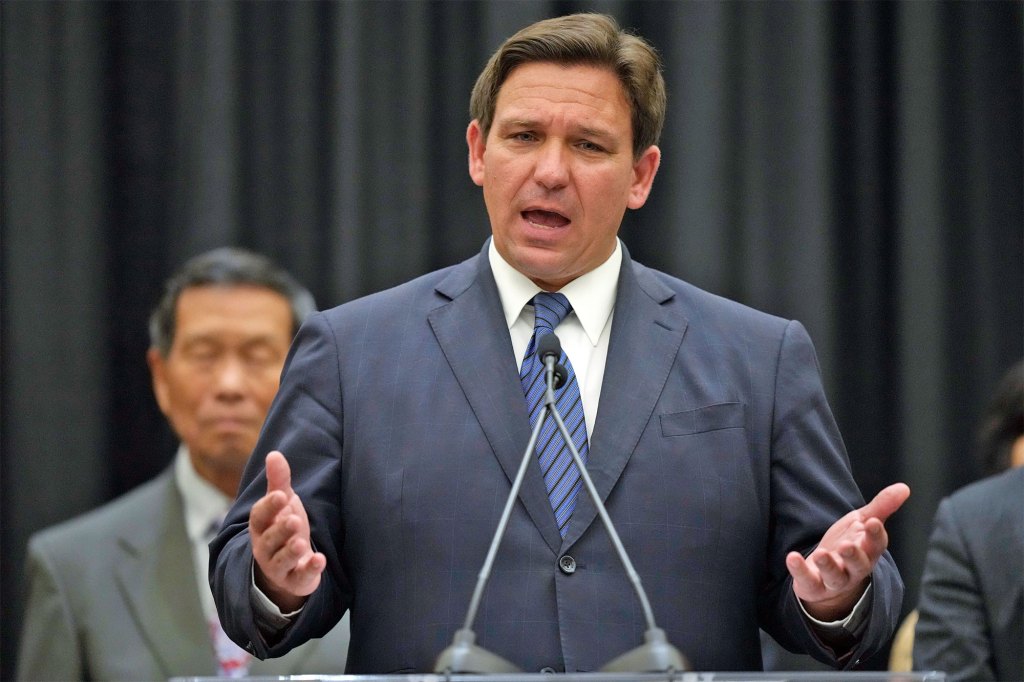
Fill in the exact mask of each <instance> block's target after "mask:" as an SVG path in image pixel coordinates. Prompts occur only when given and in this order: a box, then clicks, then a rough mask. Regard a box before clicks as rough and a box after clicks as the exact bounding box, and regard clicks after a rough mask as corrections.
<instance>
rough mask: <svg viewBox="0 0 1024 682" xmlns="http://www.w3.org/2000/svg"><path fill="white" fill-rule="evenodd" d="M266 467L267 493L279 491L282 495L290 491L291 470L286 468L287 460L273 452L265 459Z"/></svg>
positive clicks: (275, 451) (278, 453)
mask: <svg viewBox="0 0 1024 682" xmlns="http://www.w3.org/2000/svg"><path fill="white" fill-rule="evenodd" d="M266 465H267V492H268V493H269V492H271V491H274V490H280V491H282V492H284V493H291V491H292V470H291V469H290V468H289V467H288V460H286V459H285V458H284V455H283V454H281V453H280V452H278V451H277V450H274V451H273V452H271V453H270V454H269V455H267V459H266Z"/></svg>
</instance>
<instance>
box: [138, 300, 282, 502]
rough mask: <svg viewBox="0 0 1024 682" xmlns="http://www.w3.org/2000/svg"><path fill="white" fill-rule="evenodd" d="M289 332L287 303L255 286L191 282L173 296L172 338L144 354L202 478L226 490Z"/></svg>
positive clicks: (267, 399)
mask: <svg viewBox="0 0 1024 682" xmlns="http://www.w3.org/2000/svg"><path fill="white" fill-rule="evenodd" d="M291 338H292V317H291V308H290V306H289V304H288V299H286V298H285V297H284V296H282V295H281V294H279V293H277V292H275V291H273V290H271V289H266V288H263V287H257V286H234V285H229V286H199V287H192V288H189V289H185V290H184V291H183V292H182V293H181V295H180V296H179V297H178V303H177V308H176V326H175V331H174V344H173V345H172V346H171V351H170V353H169V354H168V355H167V357H164V356H162V355H161V354H160V352H159V351H157V350H156V349H150V351H149V354H148V355H147V359H148V360H149V366H150V370H151V372H152V375H153V389H154V391H155V393H156V398H157V402H158V403H159V404H160V410H161V411H162V412H163V413H164V415H165V416H166V417H167V419H168V420H169V421H170V423H171V426H172V427H173V429H174V431H175V432H176V433H177V435H178V437H179V438H181V441H182V442H183V443H184V444H185V445H187V446H188V448H189V452H190V453H191V456H192V462H193V464H194V465H195V467H196V470H197V471H198V472H199V474H200V475H201V476H203V478H206V479H207V480H209V481H210V482H211V483H213V484H214V485H217V486H218V487H219V488H221V489H222V490H224V492H225V493H227V494H228V495H229V496H232V497H233V496H234V495H235V493H236V491H237V486H238V480H239V478H240V476H241V472H242V469H243V468H244V466H245V463H246V461H247V460H248V458H249V455H250V454H251V453H252V451H253V448H254V447H255V446H256V438H257V436H258V435H259V432H260V428H261V427H262V426H263V420H264V419H265V418H266V416H267V411H268V410H269V409H270V403H271V401H272V400H273V399H274V395H275V394H276V393H277V386H278V381H279V378H280V374H281V368H282V366H283V365H284V359H285V356H286V355H287V354H288V347H289V344H290V343H291Z"/></svg>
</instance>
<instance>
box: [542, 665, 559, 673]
mask: <svg viewBox="0 0 1024 682" xmlns="http://www.w3.org/2000/svg"><path fill="white" fill-rule="evenodd" d="M540 672H542V673H544V674H545V675H551V674H553V673H557V672H558V671H557V670H555V669H554V668H552V667H551V666H550V665H546V666H544V667H543V668H541V669H540Z"/></svg>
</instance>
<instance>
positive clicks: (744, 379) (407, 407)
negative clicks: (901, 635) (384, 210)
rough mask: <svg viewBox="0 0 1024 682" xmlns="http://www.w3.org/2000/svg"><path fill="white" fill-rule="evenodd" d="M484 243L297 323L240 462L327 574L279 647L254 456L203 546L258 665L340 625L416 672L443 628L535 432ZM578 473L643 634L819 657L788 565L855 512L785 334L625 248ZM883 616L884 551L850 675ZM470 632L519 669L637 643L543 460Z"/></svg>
mask: <svg viewBox="0 0 1024 682" xmlns="http://www.w3.org/2000/svg"><path fill="white" fill-rule="evenodd" d="M486 248H487V247H486V245H485V247H484V250H483V251H482V252H481V253H480V254H479V256H477V257H474V258H472V259H470V260H468V261H466V262H463V263H461V264H459V265H456V266H453V267H451V268H447V269H444V270H441V271H438V272H435V273H432V274H429V275H426V276H424V277H421V278H419V279H417V280H414V281H412V282H409V283H406V284H404V285H402V286H399V287H397V288H395V289H391V290H389V291H385V292H381V293H378V294H375V295H372V296H369V297H366V298H363V299H360V300H356V301H353V302H351V303H348V304H345V305H343V306H340V307H338V308H335V309H333V310H330V311H327V312H325V313H321V314H319V315H316V316H314V317H313V318H312V319H311V320H310V321H309V322H307V323H306V325H305V326H304V327H303V329H302V330H300V332H299V334H298V336H297V338H296V341H295V343H294V345H293V348H292V351H291V354H290V356H289V359H288V361H287V363H286V366H285V371H284V374H283V377H282V383H281V389H280V391H279V392H278V395H277V398H276V401H275V404H274V405H273V406H272V407H271V410H270V414H269V416H268V419H267V422H266V424H265V427H264V431H263V434H262V436H261V439H260V442H259V443H258V445H257V452H258V453H260V454H261V455H262V454H264V453H266V452H267V451H269V450H271V449H280V450H281V451H282V452H284V453H285V455H286V456H287V457H288V458H289V462H290V464H291V467H292V484H293V487H294V489H295V490H296V492H297V493H298V494H299V495H300V497H301V498H302V499H303V501H304V503H305V505H306V509H307V511H308V512H309V515H310V519H311V524H312V534H313V542H314V543H315V545H316V547H317V548H318V549H320V550H321V551H323V552H324V554H325V555H326V557H327V569H326V572H325V575H324V579H323V581H322V584H321V586H320V588H319V589H318V590H317V591H316V592H315V593H314V594H313V595H312V596H311V598H310V599H309V601H308V602H307V603H306V606H305V608H304V609H303V611H302V613H301V616H300V617H298V618H297V619H296V621H295V622H294V623H293V625H292V626H291V627H290V628H289V629H288V630H287V632H286V633H285V634H284V636H283V637H282V638H281V639H280V641H275V642H273V643H272V646H268V643H266V642H264V641H263V640H261V638H260V635H259V633H258V630H257V627H256V625H255V621H254V612H253V610H252V608H251V606H250V602H249V584H250V578H249V566H250V562H251V556H252V555H251V550H250V547H249V537H248V534H247V525H246V523H247V522H246V519H247V516H248V510H249V507H250V506H251V505H252V504H253V502H254V501H255V500H257V499H259V497H260V496H262V495H263V494H264V493H265V490H266V480H265V474H264V472H263V467H262V457H257V458H255V459H254V460H253V461H252V462H251V463H250V466H249V468H248V470H247V471H246V473H245V476H244V479H243V487H244V490H243V491H242V493H241V495H240V497H239V499H238V500H237V501H236V504H235V506H234V507H233V509H232V510H231V511H230V512H229V513H228V517H227V519H226V521H225V527H224V528H223V529H222V532H221V534H220V535H219V536H218V537H217V538H216V539H215V540H214V541H213V542H212V543H211V581H212V582H213V584H214V594H215V597H216V598H217V601H218V608H219V609H220V613H221V620H222V622H224V623H225V629H226V630H227V631H228V633H229V634H231V635H232V636H233V637H234V638H236V641H239V642H240V643H242V644H243V645H248V646H249V647H250V648H251V649H252V650H253V651H255V652H257V654H258V655H260V656H275V655H278V654H280V653H282V652H285V651H288V650H289V649H290V648H291V647H293V646H295V645H296V644H298V643H301V642H302V641H305V639H306V638H307V637H310V636H316V635H318V634H319V633H321V632H323V631H324V630H326V629H327V628H329V627H331V625H332V624H333V623H334V622H335V621H336V620H337V619H338V618H339V617H340V616H341V614H342V613H344V612H345V611H346V610H349V611H350V612H351V618H352V621H351V622H352V646H351V649H350V653H349V664H348V671H349V672H350V673H370V672H375V673H387V672H392V671H424V670H430V669H432V666H433V664H434V660H435V658H436V656H437V655H438V653H440V652H441V650H442V649H444V648H445V647H446V646H447V645H448V644H449V643H450V642H451V638H452V634H453V633H454V632H455V630H456V629H458V628H459V627H460V626H461V625H462V622H463V619H464V618H465V614H466V609H467V606H468V603H469V599H470V595H471V593H472V591H473V586H474V584H475V581H476V576H477V573H478V572H479V570H480V567H481V564H482V563H483V560H484V557H485V555H486V552H487V548H488V544H489V542H490V540H491V536H492V534H493V533H494V530H495V527H496V525H497V521H498V518H499V516H500V514H501V511H502V508H503V505H504V502H505V498H506V497H507V495H508V492H509V488H510V482H511V480H512V479H513V478H514V477H515V474H516V471H517V469H518V468H519V464H520V461H521V459H522V455H523V449H524V447H525V446H526V443H527V441H528V439H529V436H530V424H529V420H528V418H527V414H526V405H525V400H524V397H523V392H522V388H521V385H520V382H519V377H518V372H517V371H516V358H515V357H514V355H513V351H512V345H511V341H510V339H509V333H508V328H507V326H506V324H505V320H504V317H503V315H502V309H501V303H500V301H499V298H498V291H497V286H496V285H495V283H494V277H493V275H492V273H491V271H490V266H489V264H488V260H487V253H486ZM588 471H589V472H590V474H591V475H592V477H593V479H594V482H595V484H596V487H597V489H598V491H599V493H600V495H601V497H602V498H603V500H604V502H605V504H606V505H607V507H608V511H609V513H610V515H611V518H612V519H613V521H614V522H615V523H616V525H617V527H618V531H619V533H620V535H621V537H622V540H623V542H624V544H625V547H626V549H627V550H628V551H629V552H630V554H631V556H632V561H633V563H634V565H635V567H636V569H637V571H638V573H639V575H640V576H641V579H642V581H643V584H644V586H645V588H646V590H647V592H648V594H649V596H650V599H651V602H652V606H653V610H654V614H655V617H656V620H657V622H658V625H659V626H660V627H662V628H663V629H664V630H665V631H666V633H667V635H668V638H669V640H670V641H671V642H673V643H674V644H675V645H676V646H677V647H678V648H679V649H680V650H682V652H683V653H684V654H686V655H687V656H689V657H690V659H691V661H692V662H693V664H694V665H695V666H696V667H697V668H698V669H701V670H743V669H759V668H760V666H761V654H760V646H759V636H758V625H759V624H760V625H762V626H763V627H765V629H766V630H768V631H769V632H771V633H772V634H773V635H774V636H775V637H776V638H777V639H779V640H780V641H784V642H785V643H787V645H788V646H790V647H792V648H795V649H797V650H801V651H808V652H811V653H812V654H813V655H816V656H818V657H820V658H822V659H823V660H828V661H831V662H833V663H835V659H834V657H832V656H831V654H830V652H828V651H827V650H825V649H824V648H823V647H822V646H820V645H819V643H818V641H817V640H816V639H815V637H814V636H813V634H812V633H811V632H810V631H809V630H808V628H807V627H806V625H805V623H804V619H803V617H802V616H801V614H800V612H799V607H798V604H797V601H796V599H795V598H794V597H793V595H792V588H791V584H790V580H789V577H788V573H787V571H786V568H785V562H784V557H785V554H786V552H787V551H789V550H793V549H796V550H800V551H804V552H806V551H810V550H811V549H812V548H813V547H814V543H816V542H817V541H818V540H819V539H820V538H821V536H822V534H823V533H824V531H825V530H826V529H827V528H828V527H829V525H830V524H831V523H832V522H833V521H835V520H836V519H838V518H839V517H840V516H842V515H843V514H845V513H846V512H848V511H849V510H851V509H853V508H854V507H856V506H858V505H860V504H862V498H861V496H860V493H859V492H858V490H857V487H856V485H855V484H854V481H853V479H852V477H851V474H850V469H849V463H848V461H847V458H846V454H845V452H844V450H843V445H842V442H841V440H840V437H839V433H838V431H837V429H836V426H835V423H834V421H833V418H832V415H831V413H830V411H829V408H828V405H827V403H826V400H825V396H824V393H823V390H822V386H821V383H820V379H819V375H818V370H817V363H816V359H815V356H814V351H813V348H812V346H811V343H810V340H809V339H808V338H807V335H806V333H805V332H804V330H803V328H802V327H801V326H800V325H799V324H797V323H791V322H787V321H785V320H781V319H778V318H775V317H771V316H768V315H765V314H763V313H759V312H756V311H754V310H751V309H749V308H746V307H744V306H741V305H739V304H737V303H734V302H731V301H727V300H724V299H721V298H718V297H716V296H712V295H710V294H708V293H706V292H703V291H700V290H698V289H696V288H694V287H692V286H690V285H688V284H686V283H684V282H681V281H679V280H677V279H674V278H671V277H668V276H666V275H664V274H662V273H659V272H655V271H653V270H650V269H648V268H645V267H644V266H642V265H640V264H638V263H634V262H633V261H632V260H631V259H630V258H629V255H628V253H625V252H624V254H623V263H622V269H621V275H620V278H619V283H618V290H617V297H616V302H615V317H614V322H613V328H612V331H611V337H610V346H609V350H608V360H607V366H606V370H605V375H604V382H603V388H602V392H601V402H600V405H599V409H598V413H597V418H596V423H595V425H594V430H593V436H592V438H591V441H590V459H589V463H588ZM565 555H570V556H572V557H573V558H574V560H575V566H576V570H575V571H574V572H572V573H571V574H569V573H565V572H563V571H562V570H560V568H559V565H560V561H559V559H560V558H561V557H563V556H565ZM901 600H902V583H901V581H900V579H899V576H898V572H897V571H896V569H895V567H894V565H893V563H892V561H891V559H890V558H889V556H888V555H886V556H884V557H883V559H882V561H881V562H880V563H879V564H878V567H877V569H876V570H875V574H874V598H873V601H872V604H871V607H870V620H869V625H868V628H867V632H866V633H865V635H864V637H863V639H862V641H861V643H860V645H859V646H858V647H857V649H856V651H855V652H854V653H853V655H852V656H851V657H850V659H849V660H848V664H849V665H854V664H855V662H856V661H857V660H858V659H859V658H860V657H861V656H863V655H866V654H868V653H870V652H871V651H873V650H875V649H877V648H878V647H880V646H882V645H883V644H884V643H885V642H886V641H887V639H888V638H889V636H890V635H891V633H892V631H893V628H894V627H895V624H896V620H897V618H898V616H899V610H900V603H901ZM475 630H476V632H477V642H478V643H479V644H480V645H481V646H483V647H485V648H487V649H489V650H491V651H493V652H495V653H497V654H499V655H501V656H504V657H505V658H507V659H509V660H511V661H512V662H513V663H515V664H517V665H518V666H520V667H521V668H523V669H524V670H529V671H536V670H539V669H542V668H545V667H551V668H554V669H556V670H566V671H588V670H597V669H599V668H600V667H601V666H602V665H603V664H604V663H606V662H608V661H609V660H610V659H612V658H613V657H614V656H617V655H618V654H620V653H623V652H625V651H626V650H628V649H631V648H633V647H635V646H637V645H639V644H640V643H641V641H642V636H643V632H644V630H645V624H644V618H643V613H642V611H641V609H640V607H639V602H638V600H637V598H636V596H635V595H634V593H633V590H632V588H631V586H630V584H629V582H628V579H627V577H626V575H625V572H624V571H623V568H622V566H621V564H620V562H619V560H618V558H617V556H616V555H615V553H614V551H613V548H612V546H611V544H610V542H609V540H608V536H607V534H606V533H605V530H604V528H603V527H602V524H601V522H600V520H599V519H598V518H597V512H596V509H595V507H594V505H593V503H592V502H591V501H590V500H589V499H588V498H587V496H586V495H585V494H581V496H580V498H579V502H578V505H577V507H576V510H575V513H574V515H573V518H572V521H571V522H570V525H569V531H568V534H567V536H566V537H565V539H564V540H563V539H562V538H561V537H559V534H558V530H557V528H556V525H555V520H554V515H553V513H552V511H551V506H550V504H549V502H548V498H547V494H546V492H545V488H544V484H543V481H542V478H541V474H540V471H539V467H529V468H528V470H527V475H526V478H525V480H524V483H523V487H522V490H521V491H520V494H519V503H518V504H517V505H516V506H515V508H514V512H513V514H512V517H511V519H510V522H509V526H508V529H507V532H506V535H505V538H504V540H503V542H502V545H501V550H500V551H499V552H498V555H497V558H496V561H495V565H494V573H493V575H492V576H491V580H490V583H489V584H488V589H487V592H486V593H485V595H484V598H483V601H482V605H481V608H480V612H479V614H478V616H477V620H476V623H475Z"/></svg>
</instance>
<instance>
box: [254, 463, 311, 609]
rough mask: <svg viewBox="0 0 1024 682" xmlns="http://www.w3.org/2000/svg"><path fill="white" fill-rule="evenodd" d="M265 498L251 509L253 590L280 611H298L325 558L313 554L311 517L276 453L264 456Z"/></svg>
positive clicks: (285, 464)
mask: <svg viewBox="0 0 1024 682" xmlns="http://www.w3.org/2000/svg"><path fill="white" fill-rule="evenodd" d="M266 470H267V494H266V495H264V496H263V497H262V498H260V499H259V500H258V501H257V502H256V504H254V505H253V506H252V510H251V511H250V513H249V535H250V537H251V539H252V554H253V558H254V559H255V561H256V572H255V577H256V586H257V587H259V588H260V590H262V591H263V593H264V594H266V595H267V597H269V598H270V600H271V601H273V602H274V603H275V604H276V605H277V607H278V608H279V609H281V611H282V612H284V613H289V612H291V611H295V610H296V609H298V608H300V607H301V606H302V604H303V603H305V601H306V597H307V596H309V595H310V594H311V593H312V592H313V591H314V590H315V589H316V588H317V586H319V585H320V574H321V573H323V570H324V567H325V566H326V565H327V559H326V557H324V555H323V554H321V553H320V552H314V551H313V545H312V543H311V541H310V534H309V518H308V517H307V516H306V509H305V507H303V506H302V500H300V499H299V496H298V495H296V494H295V491H294V490H292V483H291V469H289V467H288V461H287V460H286V459H285V458H284V455H283V454H281V453H280V452H277V451H276V450H275V451H273V452H271V453H270V454H268V455H267V459H266Z"/></svg>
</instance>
